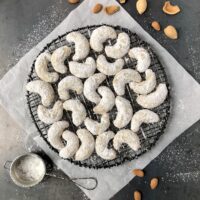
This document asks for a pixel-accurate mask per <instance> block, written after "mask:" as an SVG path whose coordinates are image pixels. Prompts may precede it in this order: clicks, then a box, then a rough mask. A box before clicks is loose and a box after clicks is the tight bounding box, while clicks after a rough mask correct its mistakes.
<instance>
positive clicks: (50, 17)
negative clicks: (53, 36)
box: [9, 1, 69, 66]
mask: <svg viewBox="0 0 200 200" xmlns="http://www.w3.org/2000/svg"><path fill="white" fill-rule="evenodd" d="M68 9H69V8H67V6H66V8H65V9H63V8H61V2H60V1H58V2H57V4H56V5H52V6H50V7H48V8H47V9H46V10H44V12H43V13H40V14H39V19H38V22H37V23H36V24H34V25H33V26H32V29H31V32H29V33H28V34H26V35H23V36H22V38H23V40H22V42H21V43H19V44H18V45H17V46H16V47H14V48H13V53H12V55H10V57H9V61H10V62H9V65H10V66H12V65H13V64H15V63H17V62H18V61H19V59H20V58H21V57H22V56H24V54H25V53H27V52H28V51H29V50H30V49H32V48H33V47H34V46H35V45H37V44H38V43H39V42H40V41H41V40H42V39H44V38H45V37H46V36H47V35H48V34H49V33H51V32H52V31H53V29H54V28H55V27H56V26H58V25H59V24H60V22H61V21H62V20H63V19H64V18H65V17H67V15H66V13H69V11H67V10H68ZM61 10H62V12H61ZM13 55H14V56H13Z"/></svg>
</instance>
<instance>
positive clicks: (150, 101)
mask: <svg viewBox="0 0 200 200" xmlns="http://www.w3.org/2000/svg"><path fill="white" fill-rule="evenodd" d="M167 94H168V90H167V86H166V84H164V83H160V84H159V85H158V87H157V88H156V90H155V91H154V92H152V93H150V94H147V95H139V96H138V97H137V99H136V101H137V103H138V104H139V105H141V106H142V107H143V108H148V109H151V108H155V107H158V106H159V105H161V104H162V103H163V102H164V101H165V99H166V98H167Z"/></svg>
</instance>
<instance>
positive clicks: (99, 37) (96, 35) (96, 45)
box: [90, 26, 117, 52]
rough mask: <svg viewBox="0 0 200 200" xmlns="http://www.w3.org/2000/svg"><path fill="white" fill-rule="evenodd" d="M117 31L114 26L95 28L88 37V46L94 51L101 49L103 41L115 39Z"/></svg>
mask: <svg viewBox="0 0 200 200" xmlns="http://www.w3.org/2000/svg"><path fill="white" fill-rule="evenodd" d="M116 37H117V33H116V31H115V29H114V28H112V27H110V26H101V27H99V28H96V29H95V30H94V31H93V32H92V34H91V37H90V46H91V48H92V49H93V50H94V51H96V52H101V51H103V48H104V47H103V43H104V42H105V41H106V40H108V39H115V38H116Z"/></svg>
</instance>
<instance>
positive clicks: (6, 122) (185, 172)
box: [0, 0, 200, 200]
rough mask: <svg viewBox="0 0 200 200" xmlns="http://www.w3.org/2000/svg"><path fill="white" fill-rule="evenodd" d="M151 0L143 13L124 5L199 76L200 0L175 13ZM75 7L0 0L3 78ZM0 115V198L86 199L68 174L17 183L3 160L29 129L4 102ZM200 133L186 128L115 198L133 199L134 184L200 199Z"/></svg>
mask: <svg viewBox="0 0 200 200" xmlns="http://www.w3.org/2000/svg"><path fill="white" fill-rule="evenodd" d="M99 2H100V1H99ZM148 2H149V7H148V11H147V12H146V13H145V14H144V15H142V16H139V15H138V14H137V13H136V11H135V1H132V0H129V1H128V3H126V4H125V5H124V7H125V9H126V10H127V11H128V12H129V13H130V14H131V15H132V16H133V17H134V18H135V19H136V20H137V21H138V22H139V23H140V24H141V26H142V27H143V28H144V29H145V30H146V31H147V32H149V33H150V34H151V35H152V36H153V37H154V38H155V39H156V40H157V41H158V42H159V43H161V44H162V45H163V46H164V47H165V48H166V49H167V50H168V51H169V52H170V53H171V54H172V55H173V56H174V57H175V58H176V59H177V60H178V61H179V62H180V63H181V64H182V66H183V67H184V68H185V69H186V70H187V71H188V72H189V73H190V74H191V75H192V76H193V77H194V78H195V79H196V80H197V81H198V82H200V53H199V52H200V34H199V33H200V20H199V19H200V1H199V0H190V1H188V0H182V1H181V0H176V1H175V0H174V1H172V2H174V3H177V4H178V5H180V7H181V8H182V12H181V13H180V14H178V15H176V16H167V15H165V14H164V13H163V12H162V11H161V8H162V5H163V2H164V0H160V1H155V0H149V1H148ZM75 7H76V6H75V5H69V4H68V3H67V2H66V0H34V1H33V0H0V78H2V77H3V75H4V74H5V73H6V72H7V71H8V70H9V69H10V68H11V67H12V66H13V65H14V64H16V62H17V61H18V59H19V58H20V57H22V56H23V55H24V54H25V53H26V52H27V51H28V50H30V49H31V48H32V47H33V46H34V45H36V44H37V43H38V42H39V41H40V40H42V39H43V38H44V37H45V36H46V35H47V34H48V33H50V32H51V31H52V30H53V29H54V28H55V27H56V26H57V25H58V24H59V23H60V22H61V21H62V20H63V19H64V18H65V17H66V16H67V15H68V13H69V12H70V11H71V10H72V9H74V8H75ZM152 20H158V21H160V23H161V25H162V27H165V26H166V25H167V24H172V25H175V26H176V27H177V29H178V32H179V36H180V37H179V39H178V40H177V41H172V40H169V39H167V38H166V37H165V36H164V34H163V33H162V32H155V31H154V30H152V29H151V27H150V23H151V21H152ZM186 89H189V88H186ZM0 119H1V123H0V138H1V139H0V200H40V199H41V200H47V199H48V200H60V199H62V200H63V199H66V200H72V199H75V200H76V199H83V200H86V199H87V198H86V197H85V196H84V195H83V193H82V192H81V191H80V190H79V189H78V188H77V187H76V186H75V185H74V184H73V183H71V182H70V181H68V180H66V181H62V180H56V179H53V178H48V179H47V178H46V179H45V180H44V182H42V183H41V184H40V185H38V186H36V187H34V188H31V189H21V188H18V187H17V186H15V185H14V184H13V183H12V181H11V180H10V178H9V175H8V172H7V171H5V170H4V169H3V163H4V161H5V160H7V159H13V158H14V157H15V156H17V155H18V154H21V153H24V152H25V151H26V150H25V145H24V144H25V142H24V136H25V133H23V131H22V130H21V129H20V128H19V127H17V125H16V124H15V122H14V121H12V119H11V118H10V117H9V116H8V115H7V114H6V112H5V111H4V110H3V109H2V108H1V107H0ZM2 130H3V131H2ZM199 135H200V121H199V122H197V123H196V124H194V125H193V126H192V127H191V128H189V129H188V130H187V131H185V132H184V133H183V134H182V135H181V136H180V137H179V138H177V139H176V140H175V141H174V142H173V143H172V144H171V145H169V146H168V147H167V148H166V149H165V151H163V153H161V154H160V155H159V156H158V157H157V158H156V159H155V160H154V161H152V162H151V163H150V164H149V165H148V166H147V167H146V168H145V171H146V176H145V178H144V179H140V178H135V179H134V180H132V181H131V182H130V183H129V184H128V185H127V186H126V187H125V188H124V189H122V190H121V191H120V192H119V193H118V194H116V195H115V197H113V200H122V199H123V200H128V199H133V191H134V190H135V189H139V190H141V191H142V192H143V194H144V195H143V199H144V200H155V199H159V200H160V199H161V200H169V199H170V200H198V199H200V188H199V184H200V165H199V163H200V138H199ZM60 174H62V173H61V172H60ZM154 176H158V177H160V185H159V187H158V189H157V190H156V191H151V190H150V189H149V180H150V178H151V177H154Z"/></svg>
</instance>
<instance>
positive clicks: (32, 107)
mask: <svg viewBox="0 0 200 200" xmlns="http://www.w3.org/2000/svg"><path fill="white" fill-rule="evenodd" d="M99 26H101V25H94V26H87V27H83V28H79V29H76V30H73V31H79V32H81V33H82V34H84V35H85V36H86V37H87V38H88V39H89V38H90V35H91V33H92V31H93V30H94V29H95V28H97V27H99ZM109 26H110V25H109ZM112 27H114V28H115V30H116V31H117V32H118V33H119V32H126V33H128V35H129V36H130V40H131V48H132V47H137V46H142V47H144V48H145V49H146V50H147V51H148V52H149V54H150V56H151V66H150V68H151V69H152V70H153V71H154V72H155V74H156V79H157V84H159V83H166V84H167V87H168V90H169V84H168V80H167V76H166V74H165V71H164V68H163V66H162V65H161V63H160V62H159V60H158V58H157V56H156V55H155V53H154V52H153V50H152V49H151V47H150V45H149V44H147V43H146V42H144V41H142V40H141V39H140V38H139V37H138V36H137V35H136V34H135V33H132V32H131V31H130V30H128V29H126V28H122V27H119V26H112ZM70 32H72V31H70ZM68 33H69V32H67V33H65V34H64V35H61V36H59V37H58V38H56V39H55V40H53V41H52V42H51V43H49V44H47V45H46V47H45V48H44V49H43V50H42V51H41V52H40V53H42V52H44V51H48V52H50V53H52V52H53V51H54V50H55V49H57V48H59V47H61V46H63V45H68V46H70V47H71V48H72V52H74V44H70V43H68V42H67V41H66V39H65V36H66V35H67V34H68ZM115 42H116V41H115V40H109V41H107V42H106V43H107V44H114V43H115ZM103 54H104V55H105V52H103ZM72 55H73V53H72ZM98 55H99V54H98V53H96V52H94V51H93V50H90V53H89V56H91V57H93V58H95V59H96V58H97V56H98ZM107 59H108V60H109V61H111V62H112V61H113V60H112V59H110V58H107ZM69 60H71V57H69V58H68V60H66V65H67V62H68V61H69ZM124 61H125V63H126V64H125V66H124V68H132V69H134V68H135V66H136V63H137V62H136V60H134V59H130V58H129V57H128V56H125V57H124ZM82 62H84V61H82ZM34 66H35V61H34V63H33V64H32V67H31V72H30V74H29V77H28V82H29V81H32V80H36V79H39V78H38V77H37V75H36V72H35V67H34ZM48 68H49V70H50V71H53V68H52V66H51V64H50V63H49V66H48ZM68 74H70V72H69V71H68V72H67V74H64V75H60V78H59V80H58V82H59V81H60V80H61V79H62V78H63V77H65V76H67V75H68ZM141 76H142V77H143V78H144V74H141ZM112 80H113V77H107V79H106V80H105V81H104V82H103V83H102V85H105V86H108V87H109V88H111V89H112V91H113V92H114V89H113V86H112ZM83 81H85V80H83ZM58 82H56V83H55V84H52V86H53V88H54V91H55V93H56V98H57V99H58V94H57V84H58ZM114 94H115V95H116V93H115V92H114ZM70 95H71V98H74V99H79V100H80V101H81V102H82V103H83V105H84V106H85V108H86V110H87V115H88V116H89V117H90V118H92V119H94V120H99V121H100V116H99V115H96V114H94V112H93V107H94V106H95V105H94V104H93V103H91V102H90V101H88V100H87V99H86V98H85V97H84V96H83V95H77V94H76V93H75V92H72V91H71V92H70ZM26 97H27V104H28V107H29V111H30V114H31V118H32V120H33V123H34V124H35V125H36V127H37V129H38V132H39V133H40V135H41V137H42V138H43V139H44V140H45V142H46V143H47V144H48V146H49V148H50V149H52V150H53V151H54V152H56V153H58V151H57V150H56V149H54V148H53V147H52V146H51V145H50V143H49V142H48V140H47V132H48V129H49V127H50V125H47V124H45V123H43V122H42V121H40V120H39V118H38V115H37V107H38V105H39V104H40V103H41V99H40V96H39V95H37V94H35V93H30V92H27V95H26ZM124 97H125V98H126V99H128V100H129V101H130V102H131V105H132V108H133V111H134V112H136V111H138V110H140V109H141V106H139V105H138V104H137V103H136V94H135V93H134V92H133V91H132V90H130V88H129V86H126V92H125V95H124ZM153 111H154V112H156V113H157V114H158V115H159V117H160V121H159V122H158V123H154V124H142V126H141V128H140V131H139V132H138V136H139V138H140V142H141V149H140V150H138V151H137V152H135V151H133V150H132V149H130V148H129V147H128V146H127V145H123V146H122V147H121V148H120V150H119V152H118V155H117V158H116V159H114V160H111V161H108V160H103V159H102V158H100V157H99V156H98V155H97V154H96V153H95V152H94V153H93V154H92V156H91V157H90V158H89V159H87V160H84V161H75V160H73V159H67V160H69V161H70V162H72V163H74V164H76V165H79V166H83V167H89V168H95V169H99V168H110V167H112V166H117V165H120V164H122V163H124V162H125V161H127V160H133V159H135V158H137V157H139V156H140V155H141V154H143V153H145V152H146V151H148V150H150V149H151V147H152V146H153V145H155V143H156V141H157V140H158V139H159V137H160V136H161V135H162V134H163V133H164V129H165V127H166V124H167V121H168V117H169V114H170V94H169V95H168V97H167V99H166V100H165V102H164V103H163V104H162V105H160V106H158V107H157V108H155V109H153ZM116 112H117V110H116V107H114V108H113V109H112V110H111V112H110V120H111V122H112V121H113V120H114V119H115V117H116ZM62 120H67V121H69V122H70V123H69V124H70V126H69V128H68V129H69V130H71V131H73V132H76V130H77V129H78V128H84V127H85V126H84V125H83V124H82V125H81V126H79V127H76V126H74V125H73V123H72V118H71V115H70V113H68V112H65V113H64V115H63V118H62ZM125 128H130V123H129V124H128V125H127V127H125ZM109 130H112V131H113V132H115V133H116V132H117V131H118V130H119V129H117V128H116V127H115V126H114V125H113V124H112V123H111V125H110V128H109ZM109 147H112V143H109Z"/></svg>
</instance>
